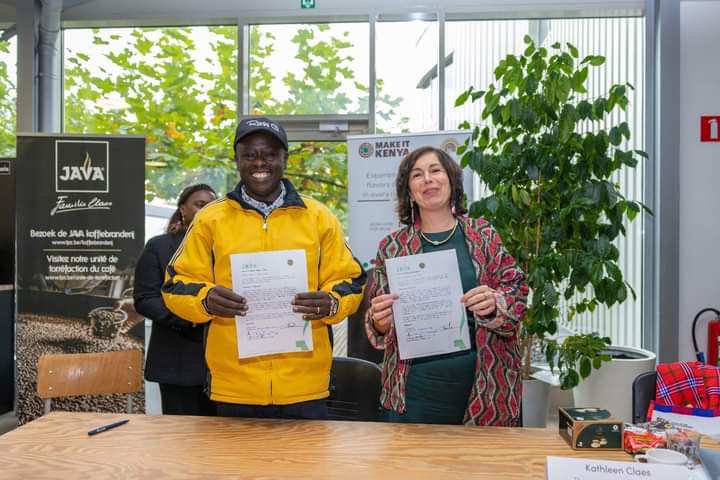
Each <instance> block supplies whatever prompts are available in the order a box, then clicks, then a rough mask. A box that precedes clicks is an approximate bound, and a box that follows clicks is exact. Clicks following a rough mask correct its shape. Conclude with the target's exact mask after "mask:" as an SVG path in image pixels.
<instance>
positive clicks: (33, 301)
mask: <svg viewBox="0 0 720 480" xmlns="http://www.w3.org/2000/svg"><path fill="white" fill-rule="evenodd" d="M144 171H145V139H144V138H142V137H110V136H70V135H22V134H21V135H18V139H17V161H16V176H17V189H16V192H17V193H16V201H17V230H16V245H17V269H16V270H17V317H16V319H17V320H16V321H17V328H16V352H17V415H18V418H19V419H20V422H21V423H25V422H27V421H29V420H32V419H33V418H35V417H37V416H39V415H41V414H42V412H43V401H42V400H41V399H40V398H39V397H38V396H37V393H36V378H37V362H38V359H39V358H40V356H41V355H43V354H70V353H93V352H104V351H115V350H128V349H143V346H144V322H143V318H142V317H141V316H140V315H138V314H137V313H136V312H135V311H134V309H133V306H132V305H133V303H132V287H133V285H132V281H133V276H134V275H133V274H134V268H135V262H136V260H137V258H138V256H139V255H140V252H141V251H142V248H143V244H144V225H145V207H144V195H145V191H144V188H145V187H144V183H145V173H144ZM133 403H134V406H135V408H136V409H137V410H138V411H140V412H142V411H144V395H143V394H142V393H141V394H137V395H136V398H134V402H133ZM53 408H54V409H55V408H57V409H62V410H71V411H74V410H76V411H104V412H113V411H115V412H123V411H125V408H126V400H125V397H124V396H97V397H68V398H64V399H57V400H53Z"/></svg>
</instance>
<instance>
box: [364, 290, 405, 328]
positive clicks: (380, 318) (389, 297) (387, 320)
mask: <svg viewBox="0 0 720 480" xmlns="http://www.w3.org/2000/svg"><path fill="white" fill-rule="evenodd" d="M398 298H399V295H398V294H397V293H389V294H383V295H378V296H377V297H374V298H373V299H372V300H370V319H371V320H372V323H373V327H374V328H375V330H377V332H378V333H379V334H381V335H385V334H386V333H387V332H388V330H390V327H391V326H392V324H393V322H394V321H395V320H394V319H393V311H392V306H393V303H395V300H397V299H398Z"/></svg>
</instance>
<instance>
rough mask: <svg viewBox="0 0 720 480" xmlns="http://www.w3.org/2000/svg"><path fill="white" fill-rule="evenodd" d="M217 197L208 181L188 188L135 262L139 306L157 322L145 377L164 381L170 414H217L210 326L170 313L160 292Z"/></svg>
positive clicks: (165, 411)
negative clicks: (201, 213) (211, 387)
mask: <svg viewBox="0 0 720 480" xmlns="http://www.w3.org/2000/svg"><path fill="white" fill-rule="evenodd" d="M215 198H216V194H215V191H214V190H213V189H212V187H210V186H208V185H205V184H197V185H190V186H188V187H186V188H185V189H184V190H183V191H182V193H180V197H179V198H178V202H177V204H178V208H177V210H175V213H173V215H172V217H170V221H169V223H168V227H167V230H166V231H167V233H164V234H162V235H158V236H157V237H153V238H151V239H150V240H149V241H148V242H147V244H146V245H145V249H144V250H143V252H142V254H141V255H140V258H139V259H138V262H137V265H136V267H135V286H134V300H135V310H136V311H137V312H138V313H140V314H141V315H144V316H145V317H147V318H149V319H151V320H152V321H153V324H152V335H151V336H150V345H148V352H147V360H146V362H145V379H146V380H148V381H151V382H158V383H159V384H160V397H161V400H162V410H163V414H165V415H215V405H214V402H212V401H211V400H210V399H209V397H208V395H207V394H206V393H205V391H204V390H205V384H206V380H207V367H206V364H205V341H204V340H205V338H204V337H205V328H204V327H203V326H202V325H198V324H195V323H191V322H189V321H187V320H184V319H182V318H180V317H178V316H177V315H175V314H173V313H172V312H170V310H168V309H167V307H166V306H165V302H163V299H162V295H161V293H160V289H161V287H162V285H163V283H164V281H165V268H166V267H167V265H168V263H169V262H170V259H171V258H172V257H173V255H175V251H176V250H177V249H178V247H179V246H180V244H181V242H182V240H183V238H184V237H185V233H186V232H187V229H188V227H189V226H190V223H191V222H192V220H193V217H194V216H195V213H197V212H198V210H200V209H201V208H202V207H204V206H205V205H206V204H208V203H210V202H212V201H213V200H215Z"/></svg>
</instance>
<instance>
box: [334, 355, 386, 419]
mask: <svg viewBox="0 0 720 480" xmlns="http://www.w3.org/2000/svg"><path fill="white" fill-rule="evenodd" d="M327 407H328V418H329V419H330V420H362V421H374V420H377V419H378V415H379V413H380V367H378V366H377V365H376V364H374V363H372V362H368V361H367V360H362V359H360V358H342V357H335V358H333V363H332V369H331V371H330V396H329V397H328V399H327Z"/></svg>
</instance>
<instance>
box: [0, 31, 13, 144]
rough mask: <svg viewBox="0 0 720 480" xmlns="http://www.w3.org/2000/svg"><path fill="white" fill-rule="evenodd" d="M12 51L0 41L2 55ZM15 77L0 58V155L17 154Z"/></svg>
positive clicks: (4, 42)
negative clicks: (12, 76) (11, 75)
mask: <svg viewBox="0 0 720 480" xmlns="http://www.w3.org/2000/svg"><path fill="white" fill-rule="evenodd" d="M9 52H10V44H9V42H7V41H0V55H7V54H8V53H9ZM15 97H16V91H15V79H14V78H11V77H10V75H9V74H8V66H7V65H6V64H5V62H4V61H2V60H1V59H0V156H8V157H14V156H15Z"/></svg>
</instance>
